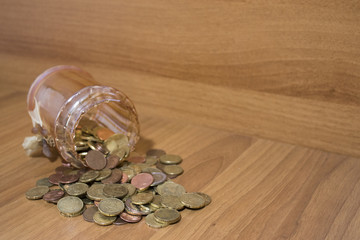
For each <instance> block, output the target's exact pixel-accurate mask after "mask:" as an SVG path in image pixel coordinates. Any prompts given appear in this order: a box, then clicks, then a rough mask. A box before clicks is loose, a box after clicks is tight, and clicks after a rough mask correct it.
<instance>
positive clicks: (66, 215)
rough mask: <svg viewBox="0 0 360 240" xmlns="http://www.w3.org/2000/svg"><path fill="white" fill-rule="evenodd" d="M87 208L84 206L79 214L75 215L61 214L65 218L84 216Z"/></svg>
mask: <svg viewBox="0 0 360 240" xmlns="http://www.w3.org/2000/svg"><path fill="white" fill-rule="evenodd" d="M85 209H86V207H85V206H84V207H83V208H82V209H81V211H80V212H78V213H74V214H69V213H63V212H60V215H62V216H64V217H77V216H80V215H82V214H83V212H84V211H85Z"/></svg>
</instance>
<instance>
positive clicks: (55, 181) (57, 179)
mask: <svg viewBox="0 0 360 240" xmlns="http://www.w3.org/2000/svg"><path fill="white" fill-rule="evenodd" d="M61 177H62V174H59V173H56V174H53V175H50V176H49V182H51V183H52V184H59V182H60V178H61Z"/></svg>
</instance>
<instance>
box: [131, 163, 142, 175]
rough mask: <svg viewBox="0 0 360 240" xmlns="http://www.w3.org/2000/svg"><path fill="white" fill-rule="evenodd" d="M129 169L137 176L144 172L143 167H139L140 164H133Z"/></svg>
mask: <svg viewBox="0 0 360 240" xmlns="http://www.w3.org/2000/svg"><path fill="white" fill-rule="evenodd" d="M128 167H129V168H132V169H134V171H135V175H137V174H139V173H141V172H142V169H141V167H140V166H139V164H134V163H131V164H130V165H128Z"/></svg>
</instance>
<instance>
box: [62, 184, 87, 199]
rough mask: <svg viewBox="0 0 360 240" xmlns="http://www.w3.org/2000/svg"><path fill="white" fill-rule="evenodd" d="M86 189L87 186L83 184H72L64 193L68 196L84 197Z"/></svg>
mask: <svg viewBox="0 0 360 240" xmlns="http://www.w3.org/2000/svg"><path fill="white" fill-rule="evenodd" d="M88 189H89V186H88V185H87V184H85V183H74V184H72V185H70V186H69V187H67V189H66V192H67V194H69V195H70V196H76V197H79V196H83V195H85V194H86V192H87V190H88Z"/></svg>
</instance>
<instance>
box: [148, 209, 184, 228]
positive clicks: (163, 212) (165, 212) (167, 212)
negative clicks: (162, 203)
mask: <svg viewBox="0 0 360 240" xmlns="http://www.w3.org/2000/svg"><path fill="white" fill-rule="evenodd" d="M154 217H155V220H156V221H158V222H160V223H168V224H172V223H176V222H178V221H180V219H181V215H180V213H179V212H178V211H177V210H175V209H171V208H160V209H158V210H156V211H155V212H154Z"/></svg>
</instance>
